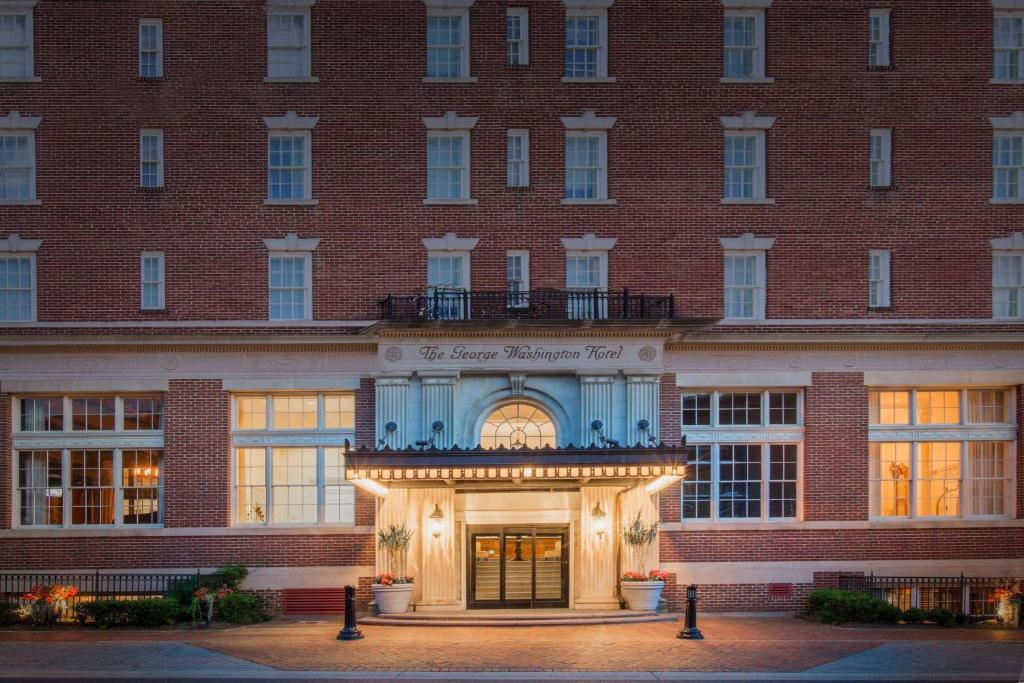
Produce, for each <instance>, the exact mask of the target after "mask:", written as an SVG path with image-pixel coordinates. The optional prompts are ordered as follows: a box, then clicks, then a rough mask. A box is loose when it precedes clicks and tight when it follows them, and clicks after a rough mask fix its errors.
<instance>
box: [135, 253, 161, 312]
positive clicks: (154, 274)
mask: <svg viewBox="0 0 1024 683" xmlns="http://www.w3.org/2000/svg"><path fill="white" fill-rule="evenodd" d="M139 271H140V280H141V283H140V286H141V292H140V298H141V300H142V309H143V310H146V311H160V310H163V308H164V253H163V252H162V251H144V252H142V258H141V263H140V268H139Z"/></svg>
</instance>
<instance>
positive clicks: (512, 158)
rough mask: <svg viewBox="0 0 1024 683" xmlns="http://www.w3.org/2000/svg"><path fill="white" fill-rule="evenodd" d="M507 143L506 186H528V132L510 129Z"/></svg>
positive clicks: (520, 129) (521, 129)
mask: <svg viewBox="0 0 1024 683" xmlns="http://www.w3.org/2000/svg"><path fill="white" fill-rule="evenodd" d="M506 141H507V145H508V148H507V152H506V162H507V167H508V168H507V171H508V173H507V184H508V186H509V187H529V186H530V131H528V130H526V129H523V128H510V129H509V131H508V134H507V136H506Z"/></svg>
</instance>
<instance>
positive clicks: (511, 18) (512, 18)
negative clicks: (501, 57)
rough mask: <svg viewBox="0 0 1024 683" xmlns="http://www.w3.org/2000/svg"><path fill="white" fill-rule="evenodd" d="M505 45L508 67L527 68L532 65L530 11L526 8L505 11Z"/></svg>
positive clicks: (512, 8)
mask: <svg viewBox="0 0 1024 683" xmlns="http://www.w3.org/2000/svg"><path fill="white" fill-rule="evenodd" d="M505 44H506V47H507V54H508V56H507V58H506V62H505V63H506V64H508V66H526V65H528V64H529V63H530V10H529V8H526V7H508V8H506V10H505Z"/></svg>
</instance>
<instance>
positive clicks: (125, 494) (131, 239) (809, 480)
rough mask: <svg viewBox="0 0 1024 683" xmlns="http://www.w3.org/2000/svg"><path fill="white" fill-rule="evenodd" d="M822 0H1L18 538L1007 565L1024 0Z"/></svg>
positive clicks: (497, 554) (248, 558)
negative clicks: (633, 542)
mask: <svg viewBox="0 0 1024 683" xmlns="http://www.w3.org/2000/svg"><path fill="white" fill-rule="evenodd" d="M827 4H828V7H825V6H823V5H824V3H820V2H815V1H813V0H774V1H773V0H690V1H688V2H685V3H681V2H674V1H672V0H507V1H506V0H476V1H475V2H474V1H473V0H351V1H348V2H338V1H332V0H319V1H316V0H268V1H267V2H262V1H257V0H224V1H218V2H204V3H195V2H180V1H175V0H148V1H146V2H141V1H130V0H117V1H116V2H101V1H99V0H95V1H82V2H75V3H63V2H57V1H56V0H38V2H36V1H34V0H0V269H2V270H0V320H2V323H0V324H2V325H3V330H2V342H3V347H2V349H0V392H2V393H0V408H2V410H3V415H4V416H5V417H4V418H3V419H2V420H0V437H2V445H0V529H2V530H0V549H2V553H0V555H2V557H3V559H2V560H0V570H2V571H4V572H15V571H26V570H33V571H35V570H40V571H42V570H60V571H73V570H83V571H85V570H88V571H95V570H100V571H102V572H108V571H109V572H117V571H137V570H146V571H152V572H167V571H173V570H189V571H194V570H195V569H196V568H210V567H216V566H218V565H221V564H224V563H227V562H242V563H245V564H247V565H249V566H250V567H251V568H253V575H252V577H251V579H250V587H251V588H253V589H256V590H265V591H271V592H275V593H276V592H278V591H281V590H286V589H290V588H316V587H336V586H341V585H344V584H346V583H356V582H361V583H362V584H363V585H365V584H366V583H367V582H368V581H369V577H371V576H373V575H374V574H375V573H378V572H379V571H382V570H385V569H388V568H389V567H388V560H387V558H386V557H385V556H384V555H383V554H381V553H379V552H378V551H376V549H375V544H374V534H375V530H376V529H379V528H382V527H383V526H385V525H386V524H389V523H406V524H407V525H408V526H410V527H411V528H413V529H415V530H416V531H417V532H422V533H417V535H416V536H415V537H414V540H413V546H412V549H411V552H410V556H409V559H408V563H409V566H408V567H407V568H408V569H409V571H411V572H415V573H416V575H417V578H418V579H419V580H418V581H417V589H416V593H415V596H414V601H415V602H416V604H417V607H418V609H426V608H431V607H434V608H441V609H453V608H475V607H488V606H492V607H493V606H499V605H508V606H569V607H573V608H576V609H585V608H607V607H611V606H616V605H617V604H618V601H619V595H618V586H617V576H618V575H619V574H620V573H621V572H622V571H625V570H626V569H629V567H627V566H624V565H623V562H624V560H622V559H621V556H622V553H621V552H620V551H621V549H620V548H619V545H620V542H619V536H620V528H621V527H622V526H623V525H625V524H628V523H629V522H630V521H631V520H632V519H634V518H636V517H637V515H639V516H640V517H641V519H644V520H647V521H653V520H655V519H658V520H660V522H661V524H662V527H661V528H662V532H661V534H660V541H659V544H658V547H656V548H655V549H654V550H653V551H651V552H650V553H649V555H648V558H647V566H649V567H650V566H656V564H657V565H659V566H660V567H661V568H663V569H665V570H667V571H669V572H670V573H672V574H673V575H674V578H673V581H677V582H678V584H685V583H691V582H692V583H697V584H700V585H701V586H702V594H703V595H704V596H705V606H706V607H708V606H710V607H716V608H723V609H745V610H749V609H791V608H793V607H795V606H796V605H797V604H799V602H800V600H801V599H802V596H803V595H804V594H805V593H806V591H807V590H809V588H810V587H811V586H812V585H813V584H814V583H816V582H817V583H819V584H820V583H824V582H828V581H832V580H833V579H834V576H835V574H836V573H838V572H847V571H851V572H871V571H874V572H875V573H876V574H889V575H901V576H931V575H956V574H959V573H961V572H963V573H964V574H966V575H968V576H1010V575H1017V576H1020V575H1022V574H1024V559H1022V558H1024V534H1022V533H1021V530H1022V527H1024V458H1022V457H1021V454H1020V450H1019V444H1018V442H1019V438H1018V432H1019V429H1020V426H1021V418H1022V413H1021V407H1020V406H1021V403H1020V400H1019V394H1020V386H1021V385H1022V384H1024V352H1022V349H1024V347H1022V343H1024V336H1022V332H1024V325H1022V322H1021V320H1022V317H1024V308H1022V302H1021V297H1022V293H1024V234H1022V233H1021V230H1022V229H1024V220H1022V219H1024V113H1022V112H1021V110H1022V109H1024V105H1022V103H1021V102H1022V100H1021V92H1022V88H1024V67H1022V66H1021V62H1022V61H1024V37H1022V36H1024V4H1022V3H1021V2H1020V0H991V2H983V1H981V0H972V1H970V2H968V1H966V0H935V2H931V3H926V4H925V3H918V2H913V1H912V0H889V1H888V2H885V1H883V0H877V1H876V0H863V1H862V0H848V1H846V0H844V2H838V3H827ZM684 437H685V443H686V448H685V449H684V448H683V447H682V446H681V441H682V440H683V438H684ZM659 443H664V444H665V445H664V446H658V445H657V444H659ZM478 447H479V449H480V450H473V451H472V452H470V453H465V452H464V451H465V450H467V449H477V448H478ZM407 448H411V449H412V451H415V452H403V453H397V452H395V451H398V450H403V451H404V450H405V449H407ZM375 449H376V450H380V451H381V452H380V453H377V454H375V453H374V451H375ZM421 451H422V453H421ZM684 451H685V453H686V455H687V456H688V464H687V465H686V466H685V468H684V467H683V466H682V461H683V454H684ZM459 457H462V458H466V460H464V461H463V460H458V458H459ZM386 458H391V460H386ZM680 478H681V479H682V481H680ZM410 480H411V481H410ZM655 484H656V485H655ZM659 488H660V490H657V489H659ZM597 511H601V512H603V513H604V514H603V515H599V514H596V513H597ZM435 513H436V514H435ZM438 515H440V516H438ZM524 548H525V550H524ZM512 555H515V556H516V557H522V556H525V557H527V558H528V559H530V560H531V561H530V562H528V563H527V564H528V565H529V573H528V574H527V579H524V580H526V582H527V585H528V589H527V590H526V592H525V593H523V592H522V586H521V585H519V584H516V580H515V578H514V577H513V575H512V572H513V570H512V566H511V565H510V564H509V562H511V560H510V557H512ZM499 567H500V569H499ZM520 579H522V577H520ZM773 584H784V586H783V587H782V588H780V587H779V586H778V585H776V586H774V589H773V590H772V591H769V586H770V585H773ZM517 586H518V588H517ZM517 591H519V592H518V593H517ZM769 593H771V595H770V594H769ZM667 596H668V597H669V602H670V603H672V604H677V603H678V599H679V591H678V589H677V588H676V586H675V584H673V585H672V586H670V590H669V592H668V594H667Z"/></svg>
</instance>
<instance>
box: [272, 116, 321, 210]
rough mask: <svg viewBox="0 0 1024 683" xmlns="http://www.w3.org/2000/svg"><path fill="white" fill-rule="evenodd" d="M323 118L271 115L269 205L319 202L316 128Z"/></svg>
mask: <svg viewBox="0 0 1024 683" xmlns="http://www.w3.org/2000/svg"><path fill="white" fill-rule="evenodd" d="M318 118H319V117H316V116H298V115H297V114H296V113H295V112H294V111H289V112H287V113H286V114H285V115H284V116H268V117H264V119H263V121H264V123H265V124H266V126H267V129H268V134H267V199H266V203H267V204H315V203H316V200H315V199H313V134H312V130H313V127H314V126H316V123H317V120H318Z"/></svg>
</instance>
